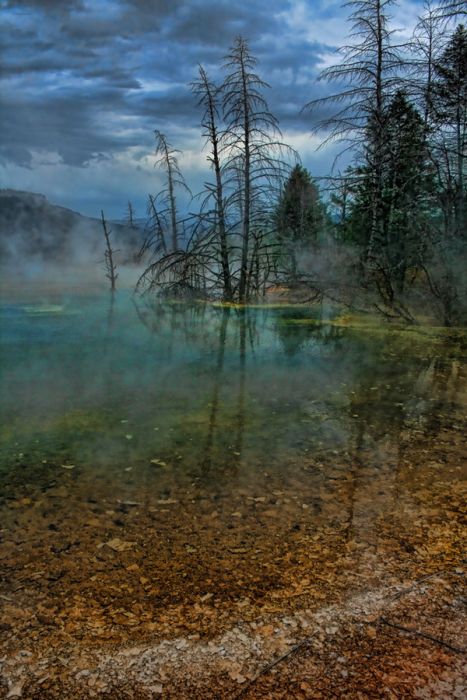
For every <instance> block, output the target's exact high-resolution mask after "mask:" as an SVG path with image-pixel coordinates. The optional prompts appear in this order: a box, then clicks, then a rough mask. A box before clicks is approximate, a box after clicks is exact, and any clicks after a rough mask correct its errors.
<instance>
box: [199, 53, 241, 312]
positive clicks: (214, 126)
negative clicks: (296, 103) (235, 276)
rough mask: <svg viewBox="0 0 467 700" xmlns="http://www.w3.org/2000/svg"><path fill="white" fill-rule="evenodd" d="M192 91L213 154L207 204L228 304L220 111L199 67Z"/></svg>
mask: <svg viewBox="0 0 467 700" xmlns="http://www.w3.org/2000/svg"><path fill="white" fill-rule="evenodd" d="M192 90H193V92H194V93H195V95H197V96H198V98H199V102H198V104H199V105H202V106H203V107H204V114H203V118H202V122H201V125H202V127H203V129H204V136H205V137H206V139H207V140H208V143H209V145H210V148H211V151H210V154H209V155H208V161H209V162H210V164H211V167H212V168H213V170H214V175H215V183H214V184H211V183H206V189H207V197H206V198H205V200H204V202H203V204H204V205H206V203H209V202H210V200H211V199H212V198H214V206H215V218H216V221H215V227H216V229H217V230H218V233H219V244H220V258H221V267H222V278H223V282H224V298H225V299H226V300H227V301H228V300H231V299H232V296H233V291H232V279H231V273H230V262H229V255H230V251H229V245H228V241H227V228H228V227H227V222H226V212H225V202H224V183H223V171H222V164H221V151H222V144H221V137H220V135H219V127H218V122H219V108H218V95H219V88H217V87H216V86H215V85H214V84H213V83H212V82H211V81H210V80H209V78H208V76H207V74H206V71H205V70H204V68H203V67H202V66H200V67H199V80H198V81H197V82H194V83H192Z"/></svg>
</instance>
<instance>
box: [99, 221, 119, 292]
mask: <svg viewBox="0 0 467 700" xmlns="http://www.w3.org/2000/svg"><path fill="white" fill-rule="evenodd" d="M101 220H102V229H103V231H104V238H105V252H104V268H105V271H106V277H107V278H108V279H109V280H110V289H111V291H112V292H114V291H115V283H116V281H117V277H118V272H117V268H116V265H115V261H114V257H113V256H114V253H117V252H118V251H117V250H114V249H113V248H112V246H111V243H110V236H111V234H112V231H111V229H110V228H109V226H108V224H107V221H106V220H105V216H104V212H103V211H102V210H101Z"/></svg>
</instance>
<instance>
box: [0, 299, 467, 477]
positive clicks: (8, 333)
mask: <svg viewBox="0 0 467 700" xmlns="http://www.w3.org/2000/svg"><path fill="white" fill-rule="evenodd" d="M26 296H27V295H26ZM333 316H334V317H333ZM0 322H1V325H2V338H1V348H0V363H1V367H2V381H1V385H2V391H1V399H0V401H1V409H2V414H3V422H2V435H3V440H2V442H3V445H4V450H3V452H2V459H1V468H2V470H3V476H4V477H5V475H6V474H8V473H10V474H11V473H12V472H15V470H17V469H20V470H21V473H22V476H23V477H25V476H26V475H27V474H28V473H29V470H30V469H31V470H33V472H34V475H35V477H34V478H39V479H41V472H44V474H45V473H47V474H48V475H50V470H52V472H53V470H54V469H59V470H60V466H61V465H62V464H63V463H67V462H68V463H70V464H73V465H74V466H75V468H76V469H84V470H88V471H89V473H90V475H91V474H92V472H93V471H94V470H101V471H102V470H103V471H104V472H105V471H106V470H108V472H109V478H110V474H113V473H114V472H115V471H117V472H119V473H120V474H122V473H123V471H122V470H124V469H125V468H127V467H129V466H130V467H132V468H134V469H136V470H137V469H138V468H140V469H143V471H144V469H147V468H148V467H150V465H151V463H152V462H151V460H161V461H162V462H164V463H165V464H166V465H170V469H173V470H175V473H177V474H180V475H183V474H190V475H191V476H196V478H203V477H204V476H206V474H207V473H211V472H212V471H213V470H214V472H215V474H214V475H212V478H213V479H219V480H220V481H221V482H225V480H227V481H229V480H230V479H234V480H235V479H236V478H241V479H242V480H243V479H246V480H248V479H250V478H254V473H255V471H256V470H258V469H268V470H271V469H273V470H277V471H278V472H280V473H281V474H282V478H284V479H287V478H288V475H289V474H290V473H293V474H294V476H296V474H297V472H298V471H299V470H300V469H302V467H303V460H306V459H308V458H311V459H321V458H323V459H325V458H326V459H327V458H330V457H331V456H332V455H334V456H335V455H338V456H339V459H343V460H344V461H348V460H351V459H354V457H355V454H357V453H358V452H359V451H362V450H368V451H369V454H370V455H371V458H372V459H376V460H380V459H382V457H381V455H383V454H384V455H385V458H386V457H387V455H388V452H389V453H394V455H396V453H397V452H398V450H400V446H401V442H402V441H407V440H409V441H410V440H411V439H413V438H414V437H415V436H419V435H420V433H424V434H425V435H426V438H427V439H435V438H436V434H437V432H439V431H440V430H441V428H442V425H443V423H448V424H449V423H450V422H453V421H455V420H458V419H459V418H460V416H461V415H462V411H463V409H464V408H465V398H466V395H465V385H464V383H463V382H462V381H460V379H461V378H462V377H463V372H464V365H463V363H464V361H465V353H466V339H465V334H463V333H460V332H451V333H448V332H447V331H439V332H437V331H435V330H432V331H430V330H384V329H381V328H380V327H378V326H374V325H371V324H369V323H366V324H362V325H361V326H360V327H349V326H346V323H345V318H344V319H343V318H342V317H339V316H338V315H337V314H333V312H332V311H329V310H328V311H327V313H323V311H322V310H320V308H319V307H318V308H316V309H314V310H309V309H305V308H303V307H302V308H300V307H286V306H285V307H278V308H267V307H263V308H250V309H243V310H238V309H228V308H222V307H220V306H219V307H216V306H215V305H214V306H212V305H208V306H203V305H194V306H189V305H185V304H177V303H166V304H163V303H158V302H157V303H151V302H150V301H148V300H146V301H145V300H144V299H143V300H142V299H141V298H138V297H133V296H132V295H131V293H130V292H126V291H121V292H119V293H118V294H117V295H116V297H115V298H113V297H111V296H110V295H108V294H106V293H100V294H95V293H92V294H91V293H90V294H86V293H82V294H81V295H80V296H76V295H72V294H69V295H63V294H57V292H55V293H50V292H49V293H48V294H45V293H44V294H43V296H42V297H40V301H37V300H36V301H35V302H34V301H32V300H31V299H29V300H28V299H27V298H24V299H23V300H21V301H20V302H15V301H14V300H12V299H10V300H8V301H5V302H4V303H3V304H2V306H1V319H0ZM41 465H42V466H41ZM156 467H157V464H156ZM167 468H168V467H167ZM152 471H153V472H154V473H155V474H154V478H156V479H157V474H156V473H157V468H154V464H153V470H152ZM159 471H161V470H160V469H159ZM162 471H163V470H162ZM112 478H113V476H112ZM122 487H123V489H124V486H123V485H122Z"/></svg>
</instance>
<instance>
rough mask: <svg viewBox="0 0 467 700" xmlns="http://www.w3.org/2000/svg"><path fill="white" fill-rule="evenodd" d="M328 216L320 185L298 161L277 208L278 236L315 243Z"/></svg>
mask: <svg viewBox="0 0 467 700" xmlns="http://www.w3.org/2000/svg"><path fill="white" fill-rule="evenodd" d="M324 218H325V216H324V208H323V205H322V203H321V201H320V198H319V190H318V187H317V186H316V185H315V183H314V182H313V180H312V179H311V175H310V173H309V172H308V170H307V169H306V168H303V167H302V166H301V165H296V166H295V167H294V168H293V170H292V172H291V173H290V176H289V178H288V180H287V182H286V183H285V186H284V189H283V191H282V194H281V197H280V200H279V204H278V207H277V211H276V226H277V235H278V238H279V239H280V240H288V241H295V242H296V241H300V242H303V243H308V244H310V243H315V242H316V240H317V238H318V235H319V232H320V231H321V230H322V227H323V224H324Z"/></svg>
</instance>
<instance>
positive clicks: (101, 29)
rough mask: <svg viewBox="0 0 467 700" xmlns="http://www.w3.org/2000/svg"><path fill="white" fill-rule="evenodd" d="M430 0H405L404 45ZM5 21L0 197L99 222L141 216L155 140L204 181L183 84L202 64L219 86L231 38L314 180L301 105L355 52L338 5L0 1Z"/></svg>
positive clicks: (398, 19)
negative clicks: (42, 200) (3, 193)
mask: <svg viewBox="0 0 467 700" xmlns="http://www.w3.org/2000/svg"><path fill="white" fill-rule="evenodd" d="M421 4H422V3H421V0H400V2H399V3H398V6H397V7H395V8H394V11H393V15H394V19H393V25H394V27H396V28H398V30H399V32H400V34H401V35H403V36H406V35H409V34H410V33H411V30H412V28H413V26H414V24H415V22H416V18H417V15H418V13H419V12H420V8H421ZM0 7H1V9H2V16H3V22H2V24H3V36H2V54H3V55H2V63H3V71H2V76H1V85H0V90H1V95H2V106H1V125H2V139H1V149H0V186H1V187H14V188H16V189H25V190H31V191H35V192H42V193H44V194H46V195H47V197H48V198H49V199H50V200H51V201H52V202H54V203H58V204H62V205H64V206H68V207H71V208H73V209H76V210H78V211H81V212H82V213H85V214H88V215H91V216H95V215H98V213H99V210H100V208H101V207H104V209H105V210H106V212H107V213H108V215H109V216H111V217H119V216H121V215H122V212H123V210H124V207H125V204H126V202H127V200H128V199H131V200H132V202H133V203H134V205H135V207H136V210H137V213H138V214H139V215H142V214H143V213H144V206H145V205H144V203H145V200H146V196H147V193H148V192H152V193H156V192H157V191H158V187H159V184H160V174H159V173H158V172H157V170H155V169H154V155H153V152H154V136H153V132H154V129H159V130H161V131H163V132H165V133H166V134H167V136H168V137H169V139H170V141H171V142H172V143H173V144H174V146H176V147H177V148H180V149H181V150H182V151H183V155H182V157H181V159H180V164H181V167H182V169H183V171H184V173H185V176H186V179H187V181H188V182H189V184H190V185H192V187H193V188H194V189H195V190H196V189H197V187H199V186H200V184H201V183H202V181H203V179H204V175H205V172H206V154H205V153H203V152H202V146H203V141H202V139H201V136H200V128H199V118H200V115H199V112H198V110H197V108H196V101H195V99H194V98H193V97H192V95H191V93H190V90H189V87H188V83H189V82H190V81H191V80H193V79H194V78H196V73H197V64H198V63H200V62H201V63H202V64H203V65H204V66H205V67H206V69H207V70H208V72H210V73H211V74H212V76H213V77H217V76H219V75H220V74H219V68H218V66H219V64H220V63H221V62H222V58H223V56H225V54H226V53H227V51H228V48H229V46H230V45H231V44H232V41H233V39H234V38H235V36H236V35H238V34H241V35H243V36H244V37H246V38H247V39H248V40H249V42H250V46H251V49H252V51H253V53H254V54H255V55H256V56H257V57H258V59H259V61H260V63H259V67H258V70H259V72H260V74H261V75H262V77H263V78H264V79H265V80H266V81H267V82H268V83H270V85H271V89H270V90H269V91H268V94H267V97H268V101H269V105H270V107H271V110H272V111H273V112H274V113H275V114H276V116H277V117H278V118H279V120H280V125H281V128H282V131H283V133H284V140H285V141H287V142H288V143H290V144H291V145H293V146H294V147H295V148H297V149H298V151H299V152H300V154H301V156H302V160H303V162H304V164H305V165H306V166H307V167H308V168H309V169H310V171H311V172H312V174H314V175H324V174H326V173H327V172H328V171H329V169H330V167H331V163H332V161H333V158H334V151H335V147H334V149H333V148H332V147H331V148H328V149H325V150H322V151H319V152H317V151H316V147H317V145H318V144H319V139H318V138H317V137H316V136H313V137H311V136H310V128H311V126H312V121H311V119H310V116H304V115H301V114H300V110H301V108H302V107H303V105H304V103H305V102H307V101H308V100H310V99H312V98H313V97H316V96H317V95H318V94H322V91H323V89H325V88H324V86H323V85H322V84H319V83H317V82H316V78H317V75H318V73H319V71H320V70H321V69H322V68H323V67H324V66H326V65H330V64H332V63H335V62H336V60H337V59H338V54H337V53H336V48H337V47H338V46H339V45H341V44H342V43H344V42H345V41H346V38H347V36H346V34H347V30H348V27H347V24H346V15H347V10H345V9H342V7H341V2H340V0H249V1H248V2H247V0H241V1H238V0H237V1H236V0H0Z"/></svg>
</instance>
